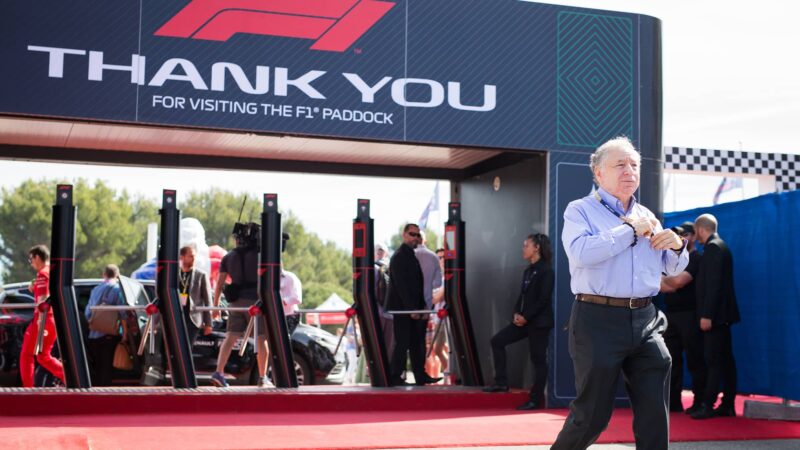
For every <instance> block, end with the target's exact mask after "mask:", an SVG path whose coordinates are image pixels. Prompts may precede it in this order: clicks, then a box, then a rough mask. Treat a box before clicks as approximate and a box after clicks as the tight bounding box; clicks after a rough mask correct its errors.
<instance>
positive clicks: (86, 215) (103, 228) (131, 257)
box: [0, 179, 157, 282]
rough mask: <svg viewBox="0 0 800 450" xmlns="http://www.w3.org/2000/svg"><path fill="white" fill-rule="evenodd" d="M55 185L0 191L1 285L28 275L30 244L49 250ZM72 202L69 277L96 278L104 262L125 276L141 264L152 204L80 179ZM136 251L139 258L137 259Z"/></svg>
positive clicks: (33, 184)
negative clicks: (74, 209)
mask: <svg viewBox="0 0 800 450" xmlns="http://www.w3.org/2000/svg"><path fill="white" fill-rule="evenodd" d="M57 184H58V182H56V181H51V180H42V181H32V180H28V181H25V182H24V183H22V184H21V185H20V186H18V187H17V188H14V189H3V190H2V192H1V193H0V198H2V205H0V238H2V241H3V246H2V248H1V249H0V258H2V260H3V264H4V266H5V273H3V279H4V280H5V281H7V282H15V281H25V280H28V279H29V278H31V277H32V276H33V273H32V269H31V268H30V266H29V265H28V264H27V256H28V255H27V250H28V249H29V248H30V247H31V246H33V245H36V244H45V245H47V246H48V247H49V246H50V227H51V223H52V205H53V203H54V202H55V187H56V185H57ZM73 202H74V204H75V206H76V207H77V210H78V214H77V216H78V220H77V224H76V233H75V235H76V236H75V259H76V262H75V277H76V278H97V277H100V276H101V274H102V270H103V268H104V267H105V266H106V264H110V263H114V264H117V265H119V266H120V270H121V271H122V273H130V272H131V271H132V270H134V269H135V268H136V267H137V266H138V265H139V264H141V262H142V261H144V257H143V254H144V245H145V243H144V241H145V239H146V234H147V222H149V221H152V220H154V217H155V216H156V215H157V206H156V205H155V203H153V202H150V201H147V200H143V199H133V200H132V199H131V198H130V196H129V195H128V193H127V192H125V191H122V192H121V193H118V192H117V191H116V190H115V189H112V188H110V187H108V186H107V185H106V184H105V183H103V182H102V181H97V182H96V183H95V184H94V185H93V186H92V185H90V184H89V183H88V182H87V181H86V180H83V179H81V180H78V181H77V182H76V183H75V184H74V197H73ZM137 252H141V255H142V257H141V258H139V257H138V256H137Z"/></svg>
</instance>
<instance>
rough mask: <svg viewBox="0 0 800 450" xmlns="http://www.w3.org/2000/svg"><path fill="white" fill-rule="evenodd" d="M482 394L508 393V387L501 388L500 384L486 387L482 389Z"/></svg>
mask: <svg viewBox="0 0 800 450" xmlns="http://www.w3.org/2000/svg"><path fill="white" fill-rule="evenodd" d="M483 392H508V386H503V385H501V384H493V385H491V386H486V387H485V388H483Z"/></svg>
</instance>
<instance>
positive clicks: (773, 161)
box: [664, 147, 800, 192]
mask: <svg viewBox="0 0 800 450" xmlns="http://www.w3.org/2000/svg"><path fill="white" fill-rule="evenodd" d="M664 168H665V169H672V170H694V171H698V172H710V173H718V174H734V173H738V174H749V175H774V176H775V189H776V190H777V191H778V192H786V191H793V190H796V189H800V155H789V154H786V153H759V152H742V151H734V150H711V149H706V148H691V147H664Z"/></svg>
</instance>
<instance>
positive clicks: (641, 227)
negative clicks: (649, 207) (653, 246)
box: [628, 217, 658, 237]
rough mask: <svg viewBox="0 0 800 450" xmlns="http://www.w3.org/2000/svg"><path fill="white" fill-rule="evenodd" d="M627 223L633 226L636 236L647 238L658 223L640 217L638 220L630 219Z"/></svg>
mask: <svg viewBox="0 0 800 450" xmlns="http://www.w3.org/2000/svg"><path fill="white" fill-rule="evenodd" d="M654 222H655V223H654ZM628 223H630V224H631V225H632V226H633V230H634V231H635V232H636V235H637V236H644V237H648V236H651V235H652V234H653V229H654V227H655V226H656V224H657V223H658V221H656V220H655V219H649V218H647V217H640V218H638V219H632V220H630V221H629V222H628Z"/></svg>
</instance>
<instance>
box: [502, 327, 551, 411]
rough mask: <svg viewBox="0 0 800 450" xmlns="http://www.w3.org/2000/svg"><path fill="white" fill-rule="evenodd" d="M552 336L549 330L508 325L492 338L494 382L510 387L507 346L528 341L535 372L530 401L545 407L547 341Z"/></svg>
mask: <svg viewBox="0 0 800 450" xmlns="http://www.w3.org/2000/svg"><path fill="white" fill-rule="evenodd" d="M549 336H550V330H549V329H548V328H535V327H532V326H527V325H526V326H524V327H518V326H516V325H514V324H513V323H510V324H508V325H506V327H505V328H503V329H502V330H500V331H498V332H497V334H495V335H494V336H493V337H492V340H491V344H492V356H493V357H494V382H495V384H497V385H500V386H508V374H507V370H508V367H507V364H506V346H508V345H509V344H513V343H514V342H518V341H521V340H523V339H528V346H529V349H530V354H531V362H532V363H533V369H534V372H535V375H534V381H533V386H531V390H530V394H529V395H530V399H531V400H532V401H534V402H536V403H538V404H539V405H541V406H544V386H545V384H546V383H547V372H548V371H547V340H548V337H549Z"/></svg>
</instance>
